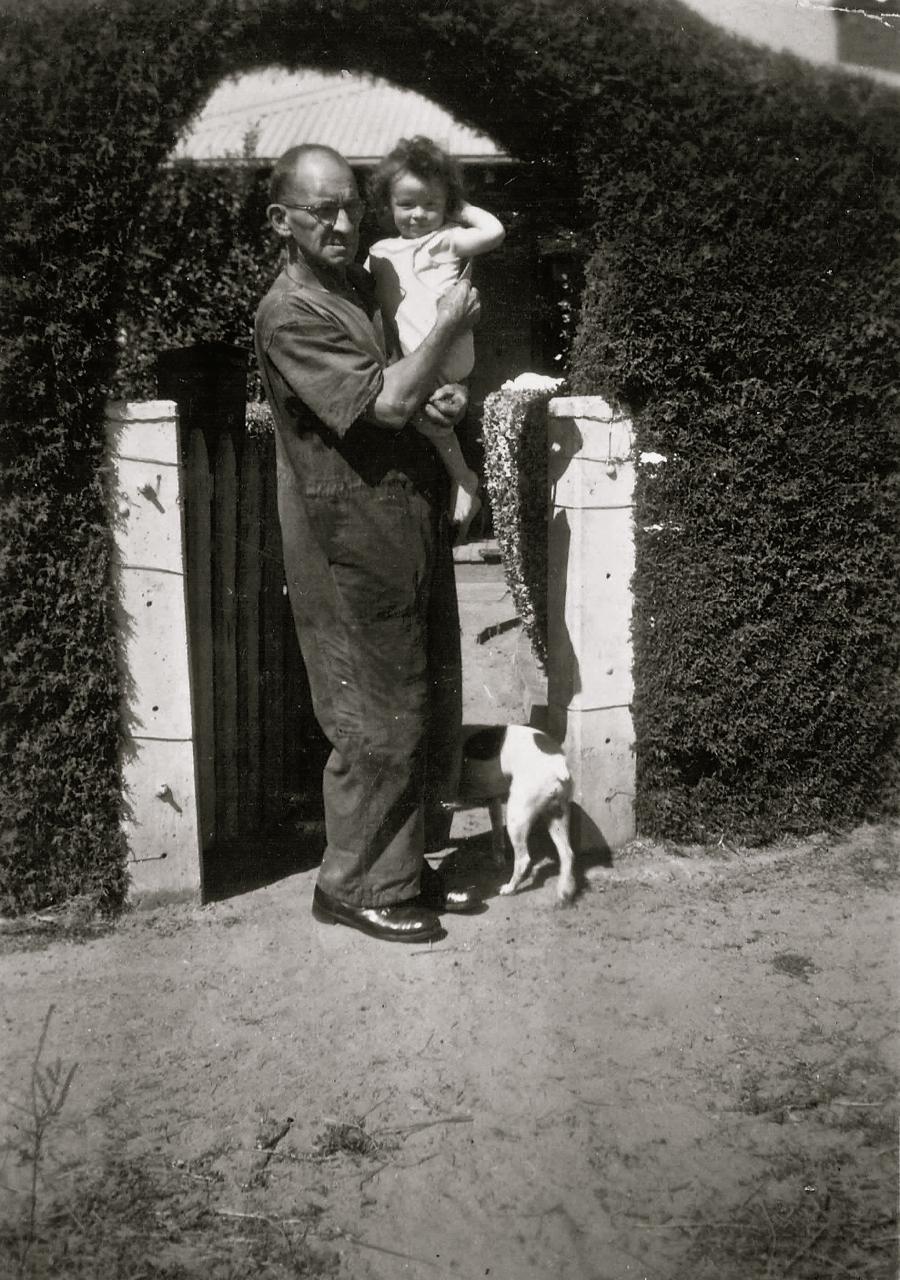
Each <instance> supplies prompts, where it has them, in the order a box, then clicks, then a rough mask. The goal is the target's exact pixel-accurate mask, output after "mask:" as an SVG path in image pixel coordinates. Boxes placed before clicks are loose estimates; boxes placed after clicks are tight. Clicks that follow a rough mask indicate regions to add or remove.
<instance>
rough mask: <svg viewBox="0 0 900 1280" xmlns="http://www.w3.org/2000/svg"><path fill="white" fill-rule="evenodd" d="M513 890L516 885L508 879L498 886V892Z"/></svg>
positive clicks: (513, 891)
mask: <svg viewBox="0 0 900 1280" xmlns="http://www.w3.org/2000/svg"><path fill="white" fill-rule="evenodd" d="M515 891H516V886H515V885H514V884H513V882H512V880H508V881H507V882H506V884H501V886H500V892H501V893H502V894H507V893H515Z"/></svg>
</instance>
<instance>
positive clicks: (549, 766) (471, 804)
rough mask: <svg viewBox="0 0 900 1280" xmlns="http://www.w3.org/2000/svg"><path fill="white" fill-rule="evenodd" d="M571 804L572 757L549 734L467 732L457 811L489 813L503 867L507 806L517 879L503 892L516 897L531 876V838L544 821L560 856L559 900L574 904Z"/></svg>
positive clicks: (510, 729) (510, 728)
mask: <svg viewBox="0 0 900 1280" xmlns="http://www.w3.org/2000/svg"><path fill="white" fill-rule="evenodd" d="M571 799H572V775H571V774H570V773H569V767H568V765H567V764H566V758H565V756H564V755H563V753H562V749H561V747H560V746H559V744H558V743H556V742H554V740H553V739H552V738H551V737H550V736H549V735H548V734H546V733H542V732H541V731H540V730H539V729H530V728H528V727H527V726H525V725H519V724H511V725H494V726H483V725H479V726H469V727H467V728H465V729H464V730H463V760H462V772H461V775H460V787H459V799H458V801H457V803H456V804H455V805H454V806H453V807H454V808H460V809H472V808H475V807H477V806H479V805H485V806H486V807H487V808H488V810H489V812H490V815H491V837H492V842H493V853H494V861H495V862H496V863H497V864H498V865H499V866H503V865H504V864H505V861H506V852H505V846H504V839H503V831H504V821H503V802H504V800H505V801H506V824H505V827H506V831H507V833H508V834H509V839H510V843H511V844H512V848H513V855H514V858H515V861H514V864H513V873H512V876H511V878H510V879H509V881H508V882H507V883H506V884H504V885H502V886H501V888H500V892H501V893H515V891H516V889H518V888H519V886H520V885H521V884H522V881H523V880H524V879H525V877H526V876H527V875H528V872H529V870H530V869H531V856H530V854H529V852H528V835H529V832H530V831H531V829H532V827H533V826H534V824H535V823H536V822H537V821H539V820H542V821H543V822H544V823H545V824H546V827H547V830H548V832H549V834H550V838H551V840H552V841H553V843H554V845H555V846H556V850H557V853H558V854H559V869H560V876H559V883H558V885H557V889H556V897H557V901H559V902H570V901H571V900H572V898H574V896H575V870H574V862H575V854H574V852H573V850H572V846H571V844H570V843H569V805H570V802H571Z"/></svg>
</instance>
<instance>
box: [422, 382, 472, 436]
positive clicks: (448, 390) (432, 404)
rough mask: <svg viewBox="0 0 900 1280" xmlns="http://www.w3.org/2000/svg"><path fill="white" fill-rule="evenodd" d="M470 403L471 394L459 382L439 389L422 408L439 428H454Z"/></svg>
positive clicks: (450, 383) (449, 383)
mask: <svg viewBox="0 0 900 1280" xmlns="http://www.w3.org/2000/svg"><path fill="white" fill-rule="evenodd" d="M468 403H469V393H468V391H467V390H466V388H465V387H464V386H463V385H462V384H461V383H459V382H448V383H447V384H446V385H445V386H443V387H438V389H437V391H435V392H433V393H432V395H431V396H430V397H429V399H428V402H427V403H426V404H424V405H423V406H422V408H423V410H424V412H425V413H426V414H427V416H428V418H429V419H430V420H431V421H432V422H434V423H435V424H436V425H438V426H448V427H452V426H453V425H454V424H455V423H457V422H459V420H460V418H461V417H462V416H463V414H464V413H465V411H466V406H467V405H468Z"/></svg>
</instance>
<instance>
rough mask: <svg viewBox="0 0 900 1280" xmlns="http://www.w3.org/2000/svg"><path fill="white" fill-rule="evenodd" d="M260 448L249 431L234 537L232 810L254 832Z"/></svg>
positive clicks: (257, 803)
mask: <svg viewBox="0 0 900 1280" xmlns="http://www.w3.org/2000/svg"><path fill="white" fill-rule="evenodd" d="M264 457H265V454H264V449H263V447H262V445H261V442H260V441H259V440H258V439H257V438H254V437H251V438H249V439H248V440H246V441H245V443H244V450H243V454H242V456H241V467H240V477H241V481H240V522H239V526H238V527H239V538H238V552H237V559H238V590H237V603H238V646H237V657H238V677H239V681H240V688H241V700H240V706H239V713H240V714H239V735H238V767H239V771H240V778H241V804H240V812H239V813H238V822H239V830H240V833H241V834H242V835H247V834H252V833H255V832H258V830H259V823H260V818H261V814H262V790H261V778H262V761H261V757H260V753H261V748H262V739H261V735H260V675H261V668H260V638H259V632H260V626H259V622H260V618H259V614H260V603H261V590H262V569H261V549H262V548H261V544H262V529H261V523H262V503H261V483H262V474H261V473H262V468H263V465H264Z"/></svg>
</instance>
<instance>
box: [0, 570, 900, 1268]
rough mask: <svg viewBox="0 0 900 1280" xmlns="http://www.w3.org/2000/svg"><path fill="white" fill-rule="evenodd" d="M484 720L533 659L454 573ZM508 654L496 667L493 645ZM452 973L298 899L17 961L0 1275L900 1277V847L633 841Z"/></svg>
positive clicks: (6, 955)
mask: <svg viewBox="0 0 900 1280" xmlns="http://www.w3.org/2000/svg"><path fill="white" fill-rule="evenodd" d="M462 596H463V601H462V603H463V630H464V645H465V663H466V680H467V690H466V707H467V715H468V718H469V719H471V720H486V719H496V720H505V719H510V718H512V719H516V718H518V717H519V714H520V713H519V693H518V686H517V684H516V681H515V679H514V674H513V671H514V653H515V648H516V643H517V640H518V634H519V633H518V629H517V627H515V626H514V625H510V624H512V623H513V621H514V619H513V615H512V612H511V605H510V602H509V597H508V596H507V595H506V593H505V589H504V586H503V583H502V580H501V579H500V577H499V574H497V573H491V572H488V571H485V570H480V569H472V570H467V571H464V572H463V573H462ZM492 628H497V630H496V633H495V634H494V635H492V636H489V637H488V638H487V639H486V640H485V641H483V642H482V643H479V642H478V639H477V637H478V636H479V635H481V636H483V635H484V633H485V632H486V631H489V630H491V629H492ZM453 835H454V840H453V844H452V846H451V851H450V853H449V854H448V856H449V857H451V858H452V859H453V860H454V861H455V863H456V864H457V865H459V866H460V867H462V868H463V869H465V870H466V871H467V873H469V874H470V875H471V876H473V877H474V878H477V879H478V880H479V882H480V883H481V884H482V886H483V887H484V889H485V890H486V892H487V894H488V904H487V910H486V911H485V912H484V913H483V914H480V915H475V916H468V917H459V916H457V917H453V916H450V917H446V918H445V924H446V926H447V930H448V936H447V937H446V939H445V940H444V941H442V942H439V943H436V944H434V945H431V946H426V945H422V946H415V945H414V946H412V947H399V946H394V947H391V946H386V945H384V944H379V943H377V942H374V941H373V940H371V939H367V938H365V937H363V936H361V935H358V934H355V933H353V932H351V931H349V930H346V929H342V928H329V927H327V926H326V927H323V926H321V925H317V924H315V923H314V922H313V921H312V919H311V917H310V913H309V905H310V898H311V894H312V888H313V882H314V877H315V871H314V869H307V870H305V871H301V872H299V873H297V874H294V875H292V876H288V877H285V878H282V879H280V880H278V881H277V882H275V883H271V884H269V885H267V886H265V887H262V888H258V889H256V890H254V891H252V892H246V893H243V894H240V895H236V896H233V897H230V898H228V899H225V900H222V901H218V902H213V903H210V904H208V905H206V906H196V905H191V904H180V905H173V906H168V907H160V908H157V909H154V910H142V911H136V912H134V913H132V914H131V915H129V916H128V917H126V918H125V919H124V920H122V921H121V922H120V923H119V924H118V925H117V926H116V927H115V928H114V929H111V930H108V931H105V932H104V931H101V930H98V929H97V928H96V927H95V926H93V925H92V924H91V923H90V922H89V921H86V920H85V921H79V920H78V919H77V918H76V917H75V916H74V915H73V913H72V912H70V913H69V915H68V916H67V917H65V918H60V919H59V920H57V921H55V922H52V923H51V922H48V921H43V922H42V921H31V922H29V923H28V927H27V928H26V927H25V925H24V924H22V923H21V922H20V923H19V924H14V923H13V922H6V924H5V926H4V928H3V929H2V930H0V975H2V988H0V1017H2V1032H0V1036H2V1042H0V1095H2V1103H3V1107H4V1110H3V1112H2V1114H0V1149H2V1154H0V1184H2V1186H0V1217H2V1219H3V1224H4V1225H3V1227H2V1234H0V1274H2V1275H4V1276H6V1275H8V1276H11V1277H12V1276H22V1277H25V1276H54V1277H57V1276H58V1277H64V1276H65V1277H68V1276H72V1277H83V1278H84V1280H95V1278H100V1277H102V1278H103V1280H119V1278H120V1277H122V1278H128V1280H133V1278H135V1277H163V1276H164V1277H170V1278H175V1277H191V1278H194V1277H197V1278H200V1277H202V1278H204V1280H220V1278H222V1280H226V1278H227V1280H244V1278H247V1277H254V1278H255V1277H262V1278H263V1280H268V1278H271V1280H276V1278H278V1280H280V1278H281V1277H294V1276H314V1277H326V1276H327V1277H336V1278H339V1280H396V1278H398V1277H413V1278H416V1280H418V1278H419V1277H421V1278H422V1280H428V1278H430V1277H435V1280H439V1278H440V1277H445V1276H446V1277H449V1276H452V1277H458V1278H459V1280H476V1278H478V1277H491V1280H755V1278H756V1277H759V1278H760V1280H762V1278H763V1277H765V1278H766V1280H773V1278H781V1280H812V1278H815V1280H825V1278H827V1280H831V1278H832V1277H833V1278H834V1280H838V1278H842V1280H846V1278H848V1277H859V1278H860V1280H876V1278H877V1280H894V1277H895V1276H896V1274H897V1268H896V1256H897V1255H896V1234H895V1229H896V1206H897V1124H896V1107H895V1103H896V1096H897V1095H896V1082H897V1068H898V1061H900V1029H898V1021H897V987H896V976H897V974H896V959H897V929H896V919H895V917H896V914H897V896H896V895H897V862H898V858H897V854H898V843H900V842H898V832H897V829H896V828H894V827H886V826H883V827H874V828H865V829H861V830H858V831H856V832H854V833H853V834H852V835H851V836H849V837H847V838H840V839H836V838H832V837H828V836H826V835H822V836H821V837H818V838H815V839H811V840H808V841H806V842H804V843H797V844H791V845H788V844H785V845H784V846H778V847H769V848H766V849H759V850H753V851H747V850H742V849H734V848H730V847H728V846H725V845H723V846H721V847H718V848H715V849H708V848H703V849H701V848H675V847H674V846H660V845H651V844H648V843H642V842H640V841H636V842H635V843H633V844H632V845H631V846H630V847H628V848H627V849H624V850H621V851H620V852H618V853H617V854H615V855H614V858H613V863H612V865H611V866H590V865H588V866H583V867H582V875H583V880H584V891H583V893H582V894H581V896H580V897H579V899H578V900H577V902H576V903H575V905H574V906H573V907H572V908H570V909H568V910H559V909H556V908H555V907H554V905H553V888H554V884H555V878H556V868H555V865H554V864H553V863H552V862H548V863H547V864H546V865H544V866H543V867H542V868H541V869H540V870H539V872H538V874H537V875H536V877H535V884H534V886H533V887H532V888H530V889H528V890H526V891H524V892H521V893H520V894H518V895H516V896H514V897H512V898H500V897H498V896H497V895H496V889H497V886H498V884H499V882H500V880H499V876H498V874H497V873H495V871H494V870H493V868H492V867H491V864H490V859H489V836H488V822H487V816H486V814H484V813H474V814H466V815H458V817H457V819H456V820H455V825H454V833H453Z"/></svg>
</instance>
